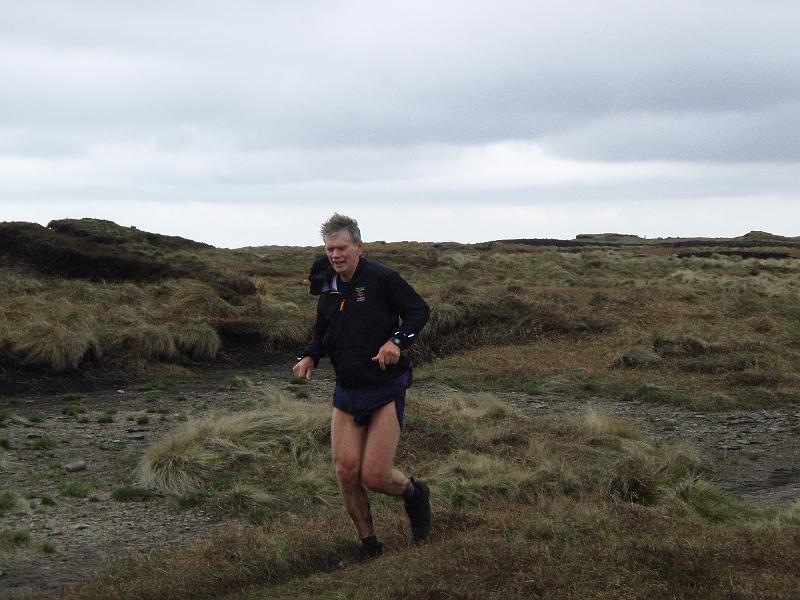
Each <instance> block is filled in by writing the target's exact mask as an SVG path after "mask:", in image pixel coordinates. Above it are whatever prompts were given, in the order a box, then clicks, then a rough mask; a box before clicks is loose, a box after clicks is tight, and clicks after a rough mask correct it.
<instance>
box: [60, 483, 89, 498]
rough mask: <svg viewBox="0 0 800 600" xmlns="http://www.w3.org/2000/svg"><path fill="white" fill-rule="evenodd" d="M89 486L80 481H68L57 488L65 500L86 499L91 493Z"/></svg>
mask: <svg viewBox="0 0 800 600" xmlns="http://www.w3.org/2000/svg"><path fill="white" fill-rule="evenodd" d="M92 487H93V486H91V485H89V484H88V483H82V482H80V481H68V482H67V483H62V484H61V485H59V486H58V493H59V494H60V495H61V496H64V497H67V498H86V497H88V496H89V494H90V493H91V491H92Z"/></svg>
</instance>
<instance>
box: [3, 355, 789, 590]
mask: <svg viewBox="0 0 800 600" xmlns="http://www.w3.org/2000/svg"><path fill="white" fill-rule="evenodd" d="M290 366H291V365H282V366H280V367H270V368H269V369H260V370H255V369H253V370H250V371H247V372H243V373H237V374H236V376H232V375H231V374H230V373H229V374H220V373H217V374H216V375H211V376H207V377H205V378H204V379H203V380H199V381H196V382H193V383H183V384H178V385H175V386H172V387H168V386H164V385H163V382H158V381H155V382H152V383H151V384H150V385H146V384H145V385H138V386H132V387H128V388H124V389H110V390H106V391H102V392H93V393H88V394H87V395H86V398H85V399H82V400H79V401H77V402H74V404H75V405H77V406H78V407H80V408H81V410H84V411H85V412H79V413H77V414H74V415H66V414H64V413H63V411H64V408H65V406H66V405H67V404H69V401H68V400H65V399H64V397H63V394H57V395H53V394H49V395H38V396H28V397H24V398H20V399H17V400H16V402H15V403H14V404H13V405H12V406H10V408H11V409H12V410H13V411H14V414H13V415H11V416H8V415H7V416H6V418H5V421H4V423H3V424H4V428H2V429H0V439H4V440H6V441H7V445H8V446H9V447H10V450H9V451H8V454H9V462H8V464H7V465H6V467H5V468H4V469H3V471H2V476H3V480H2V484H1V485H0V490H2V489H6V490H12V491H14V492H16V493H17V494H19V495H20V496H21V497H23V498H25V502H24V503H23V504H21V505H20V507H19V509H18V510H15V511H12V512H11V513H6V514H5V515H4V516H2V517H0V520H1V521H2V525H1V526H0V529H2V528H20V529H27V530H29V531H30V533H31V539H30V542H29V543H28V544H27V545H22V546H19V547H17V548H14V549H13V550H9V549H6V550H2V549H0V597H6V596H8V597H15V596H16V597H25V596H26V595H28V594H37V593H41V592H44V591H53V590H56V589H58V588H59V587H61V586H63V585H66V584H69V583H73V582H77V581H81V580H85V579H87V578H89V577H90V576H91V575H92V574H93V573H94V572H95V571H96V570H97V569H98V568H101V567H102V566H103V565H104V564H105V562H106V561H107V560H108V559H112V558H114V557H119V556H122V555H125V554H128V553H131V552H148V551H150V550H153V549H157V548H163V547H167V546H173V545H178V546H180V545H182V544H188V543H191V542H192V541H195V540H199V539H203V538H207V537H209V536H211V535H212V534H213V533H214V532H215V531H216V530H217V529H219V528H222V527H225V526H228V525H230V522H231V521H235V520H237V517H220V516H219V515H214V514H210V513H207V512H204V511H203V510H200V509H197V508H189V509H183V508H179V507H178V506H177V505H176V503H175V501H174V500H172V499H169V498H164V497H154V498H151V499H149V500H147V501H144V502H124V501H117V500H114V499H113V498H112V492H114V490H116V489H119V488H120V487H122V486H127V485H132V484H134V483H135V467H136V464H137V462H138V461H139V459H140V457H141V455H142V453H143V452H144V451H145V449H146V448H147V447H148V446H149V445H150V444H151V443H153V442H154V441H155V440H157V439H159V438H160V437H161V436H163V435H164V434H166V433H167V432H168V431H169V430H171V429H173V428H174V427H176V426H177V425H178V424H179V423H180V422H181V421H183V420H186V419H187V418H191V417H194V416H198V415H203V414H208V413H210V412H213V411H214V410H220V409H225V408H236V407H241V408H244V407H247V406H249V405H255V404H256V403H257V402H258V401H260V400H262V399H264V398H265V397H267V396H269V395H271V394H275V393H284V394H286V393H288V394H290V395H291V394H295V395H299V396H306V395H307V396H308V399H309V400H313V401H319V402H327V401H328V398H329V396H330V392H331V388H332V381H331V376H330V375H331V374H330V371H329V370H326V369H321V370H319V371H318V373H317V375H318V377H317V378H316V380H315V381H314V382H312V383H311V384H310V385H304V386H296V385H292V384H291V382H290V380H289V378H288V372H289V369H290ZM241 377H244V378H246V380H247V381H244V380H243V379H241ZM247 383H249V385H244V387H243V386H242V385H243V384H247ZM159 388H166V389H159ZM445 393H448V390H447V389H446V388H443V387H441V386H439V385H435V384H429V383H420V384H419V385H417V386H415V388H414V390H413V392H412V395H410V397H409V408H408V410H409V412H410V411H412V410H413V395H414V394H417V395H423V394H425V395H438V394H445ZM500 396H501V397H502V398H503V399H504V400H506V401H507V402H509V404H511V405H513V406H515V407H517V408H519V409H520V410H522V411H524V412H525V413H527V414H531V415H535V416H548V417H556V418H557V417H559V416H564V415H573V414H577V413H580V412H581V411H582V410H584V408H585V407H586V405H588V404H594V405H595V406H597V407H599V408H601V409H602V410H604V411H606V412H608V413H610V414H613V415H617V416H619V417H622V418H624V419H627V420H630V421H632V422H634V423H636V424H637V425H638V426H639V427H640V428H641V429H642V430H644V431H645V433H646V434H647V435H652V436H655V437H658V438H661V439H667V440H672V441H685V442H688V443H690V444H692V445H694V446H696V447H697V448H698V449H699V451H700V452H701V453H702V454H703V456H704V457H705V458H706V459H707V461H708V463H709V465H710V466H711V468H712V472H713V474H714V477H715V478H716V480H717V482H718V484H719V485H720V486H721V487H722V488H724V489H726V490H728V491H729V492H731V493H732V494H734V495H736V496H737V497H739V498H741V499H743V500H745V501H746V502H748V503H751V504H753V505H756V506H759V507H775V508H779V507H785V506H788V505H790V504H791V503H792V502H795V501H797V500H798V499H800V409H798V408H790V409H776V410H762V411H757V412H742V411H736V412H723V413H708V414H701V413H694V412H685V411H681V410H677V409H675V408H674V407H670V406H663V405H652V404H642V403H634V402H613V401H609V400H607V399H603V398H589V399H584V400H580V401H576V400H575V399H571V398H566V397H555V396H529V395H526V394H517V393H508V394H501V395H500ZM3 405H4V406H5V405H6V402H4V403H3ZM110 408H113V409H116V414H114V415H113V417H112V418H113V421H112V422H108V423H103V422H99V421H103V420H104V419H103V418H102V416H103V413H104V412H105V411H107V410H108V409H110ZM106 420H109V419H106ZM68 484H83V485H84V486H85V489H84V490H83V491H81V490H79V491H78V492H76V495H74V496H72V495H69V490H68V489H67V488H65V487H64V486H65V485H68Z"/></svg>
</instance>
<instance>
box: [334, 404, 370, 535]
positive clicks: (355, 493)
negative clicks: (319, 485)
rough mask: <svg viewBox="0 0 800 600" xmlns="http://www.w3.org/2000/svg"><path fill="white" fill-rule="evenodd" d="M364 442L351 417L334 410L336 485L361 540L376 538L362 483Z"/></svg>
mask: <svg viewBox="0 0 800 600" xmlns="http://www.w3.org/2000/svg"><path fill="white" fill-rule="evenodd" d="M366 439H367V431H366V428H364V427H362V426H359V425H356V423H355V421H354V420H353V415H350V414H348V413H346V412H344V411H342V410H339V409H338V408H334V409H333V417H332V419H331V449H332V451H333V462H334V464H335V465H336V478H337V479H338V481H339V489H340V490H341V492H342V499H343V500H344V506H345V508H346V509H347V513H348V514H349V515H350V518H351V519H353V524H354V525H355V526H356V531H357V533H358V537H359V538H361V539H362V540H363V539H364V538H367V537H370V536H373V535H375V527H374V525H373V523H372V511H371V510H370V506H369V498H368V497H367V491H366V490H365V489H364V484H363V483H362V479H361V470H362V457H363V454H364V446H365V443H366Z"/></svg>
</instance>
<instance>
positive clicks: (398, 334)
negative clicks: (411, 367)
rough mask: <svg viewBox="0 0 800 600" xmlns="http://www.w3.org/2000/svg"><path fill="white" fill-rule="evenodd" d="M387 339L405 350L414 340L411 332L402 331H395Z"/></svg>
mask: <svg viewBox="0 0 800 600" xmlns="http://www.w3.org/2000/svg"><path fill="white" fill-rule="evenodd" d="M389 341H390V342H392V343H393V344H395V345H396V346H397V347H398V348H400V350H405V349H406V348H408V347H409V346H410V345H411V342H413V341H414V334H413V333H403V332H402V331H395V332H394V333H393V334H392V337H390V338H389Z"/></svg>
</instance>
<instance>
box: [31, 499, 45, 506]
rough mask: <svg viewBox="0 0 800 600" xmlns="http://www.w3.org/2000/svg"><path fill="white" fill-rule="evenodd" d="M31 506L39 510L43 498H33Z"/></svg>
mask: <svg viewBox="0 0 800 600" xmlns="http://www.w3.org/2000/svg"><path fill="white" fill-rule="evenodd" d="M29 504H30V505H31V508H39V507H40V506H41V505H42V499H41V498H31V499H30V501H29Z"/></svg>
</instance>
